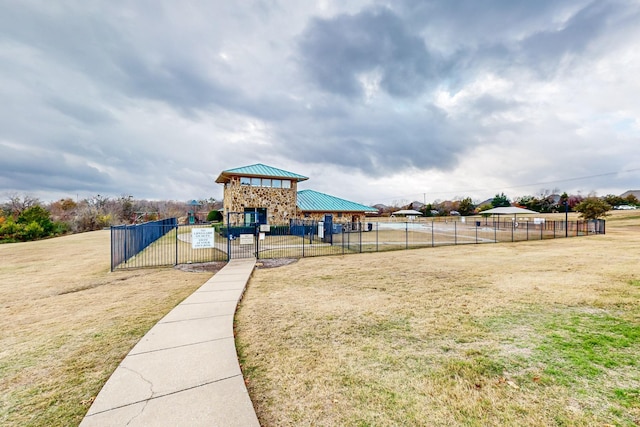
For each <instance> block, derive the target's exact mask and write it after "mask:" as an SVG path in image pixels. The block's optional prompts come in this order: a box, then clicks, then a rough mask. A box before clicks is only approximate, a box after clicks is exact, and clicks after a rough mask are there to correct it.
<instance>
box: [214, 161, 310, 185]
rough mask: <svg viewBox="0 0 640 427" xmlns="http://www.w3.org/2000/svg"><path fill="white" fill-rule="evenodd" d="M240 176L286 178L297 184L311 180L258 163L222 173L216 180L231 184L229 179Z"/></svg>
mask: <svg viewBox="0 0 640 427" xmlns="http://www.w3.org/2000/svg"><path fill="white" fill-rule="evenodd" d="M239 175H242V176H259V177H268V178H284V179H292V180H295V181H297V182H300V181H305V180H307V179H309V178H307V177H306V176H303V175H298V174H297V173H293V172H289V171H286V170H282V169H278V168H274V167H271V166H267V165H263V164H262V163H256V164H255V165H249V166H241V167H239V168H234V169H228V170H226V171H222V173H221V174H220V176H218V178H217V179H216V182H217V183H220V184H222V183H225V182H229V179H230V177H231V176H239Z"/></svg>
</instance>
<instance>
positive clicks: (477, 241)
mask: <svg viewBox="0 0 640 427" xmlns="http://www.w3.org/2000/svg"><path fill="white" fill-rule="evenodd" d="M477 244H478V221H476V245H477Z"/></svg>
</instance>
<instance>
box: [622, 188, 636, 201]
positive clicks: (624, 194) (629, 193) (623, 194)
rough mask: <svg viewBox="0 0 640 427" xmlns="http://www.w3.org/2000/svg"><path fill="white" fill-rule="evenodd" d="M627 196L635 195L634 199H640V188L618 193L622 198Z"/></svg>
mask: <svg viewBox="0 0 640 427" xmlns="http://www.w3.org/2000/svg"><path fill="white" fill-rule="evenodd" d="M629 196H635V197H636V199H638V200H640V190H628V191H625V192H624V193H622V194H621V195H620V197H622V198H623V199H626V198H627V197H629Z"/></svg>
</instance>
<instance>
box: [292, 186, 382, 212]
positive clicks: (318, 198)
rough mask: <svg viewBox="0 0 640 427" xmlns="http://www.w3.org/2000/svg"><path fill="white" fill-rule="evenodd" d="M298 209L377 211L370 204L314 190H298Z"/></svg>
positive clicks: (314, 210) (313, 210)
mask: <svg viewBox="0 0 640 427" xmlns="http://www.w3.org/2000/svg"><path fill="white" fill-rule="evenodd" d="M298 209H300V210H301V211H306V212H378V210H377V209H375V208H372V207H371V206H365V205H361V204H360V203H355V202H350V201H349V200H345V199H340V198H339V197H334V196H330V195H328V194H324V193H320V192H319V191H314V190H301V191H298Z"/></svg>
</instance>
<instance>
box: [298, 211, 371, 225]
mask: <svg viewBox="0 0 640 427" xmlns="http://www.w3.org/2000/svg"><path fill="white" fill-rule="evenodd" d="M329 214H330V215H333V222H334V223H343V222H361V221H364V220H365V215H364V214H363V213H362V212H300V211H298V213H297V215H296V218H300V219H308V220H314V221H324V216H325V215H329Z"/></svg>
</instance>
